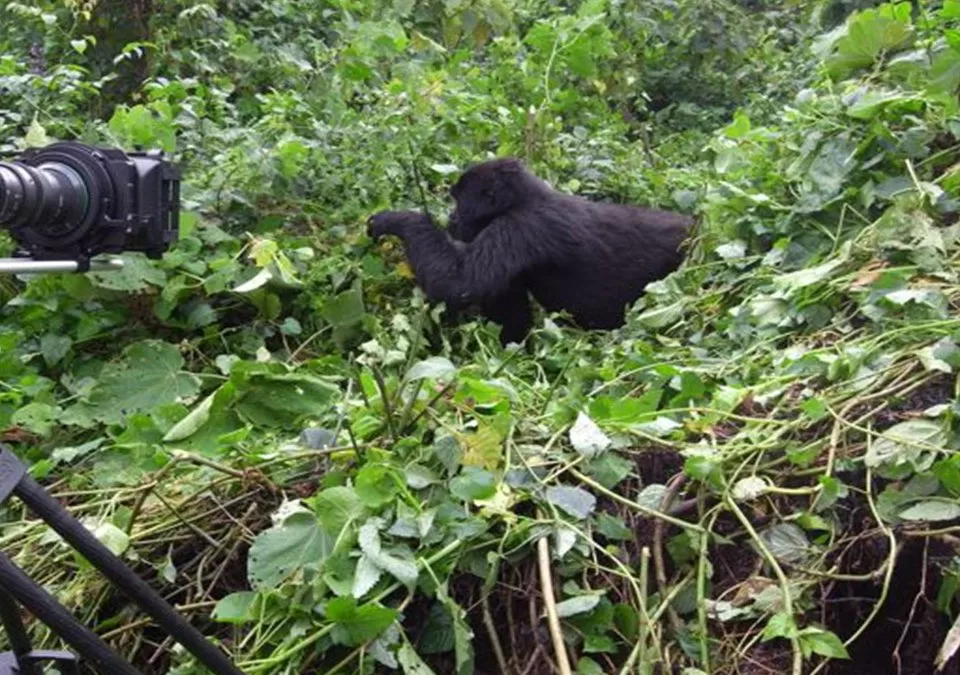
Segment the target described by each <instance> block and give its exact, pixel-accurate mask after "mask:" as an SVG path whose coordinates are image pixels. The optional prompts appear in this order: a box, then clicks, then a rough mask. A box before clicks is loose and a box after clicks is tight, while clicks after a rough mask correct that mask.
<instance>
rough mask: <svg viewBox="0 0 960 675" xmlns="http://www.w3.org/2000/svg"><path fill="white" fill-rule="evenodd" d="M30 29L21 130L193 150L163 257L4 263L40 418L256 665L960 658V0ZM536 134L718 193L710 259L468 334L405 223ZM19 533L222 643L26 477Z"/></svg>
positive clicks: (130, 634) (8, 355)
mask: <svg viewBox="0 0 960 675" xmlns="http://www.w3.org/2000/svg"><path fill="white" fill-rule="evenodd" d="M0 45H2V47H3V49H2V50H0V93H2V99H0V130H2V133H0V144H2V149H4V150H7V151H18V150H21V149H23V148H24V147H25V146H28V145H44V144H46V143H47V142H49V141H51V140H53V139H65V138H76V139H81V140H85V141H87V142H92V143H98V144H115V145H120V146H123V147H125V148H133V147H137V146H139V147H151V148H162V149H164V150H167V151H169V152H171V153H172V154H173V156H174V157H175V158H176V160H177V161H178V162H179V163H180V165H181V167H182V170H183V173H184V176H185V186H184V191H183V198H184V213H183V214H182V219H181V227H182V232H181V235H182V236H181V241H180V242H179V244H178V245H177V247H176V248H175V250H173V251H172V252H171V253H170V254H169V255H167V256H166V257H165V258H164V259H163V260H162V261H158V262H151V261H147V260H146V259H144V258H141V257H138V256H135V255H131V256H128V258H127V266H126V268H125V270H124V271H123V272H120V273H109V274H108V273H104V274H91V275H86V276H46V277H41V278H34V279H30V280H26V279H19V278H14V277H6V278H0V303H2V305H0V307H2V309H0V440H2V441H3V442H5V443H7V444H9V445H11V447H13V448H14V449H15V450H16V451H17V452H18V453H19V454H20V456H21V457H23V458H24V459H25V460H26V461H27V462H28V463H29V465H30V468H31V472H32V474H33V475H34V476H35V477H37V478H38V479H41V480H42V482H43V483H44V484H45V485H46V486H47V487H48V488H49V489H50V490H51V491H53V492H54V493H55V494H56V495H57V496H58V497H59V498H60V499H61V500H62V502H63V503H64V504H67V505H68V506H69V507H70V509H71V510H72V511H73V513H75V514H76V515H78V516H79V517H81V518H82V519H83V520H84V522H85V523H86V524H87V525H88V526H89V527H90V528H91V529H93V530H94V531H95V532H96V533H97V535H98V536H99V537H100V538H101V540H102V541H104V542H105V543H106V544H107V545H108V546H109V547H110V548H111V549H112V550H114V551H116V552H117V553H119V554H121V555H122V556H123V557H124V558H125V559H126V560H127V561H128V562H129V563H130V564H132V565H135V566H136V568H137V570H138V571H139V572H141V573H142V574H143V575H144V577H145V578H147V579H149V580H151V583H153V584H154V585H155V586H156V587H157V588H160V589H162V590H163V592H164V594H165V595H166V596H167V597H168V598H169V599H170V600H171V601H172V602H174V603H176V604H177V606H178V607H179V608H180V609H181V611H182V612H183V613H184V614H185V615H187V616H189V617H190V618H191V620H192V621H193V622H194V623H195V624H196V625H197V626H199V627H201V628H202V629H203V630H204V632H205V633H206V634H208V635H210V636H212V637H214V638H215V639H216V640H217V641H218V642H219V643H220V644H221V645H222V646H223V647H224V648H225V649H226V650H227V651H229V653H230V654H231V655H232V657H233V658H234V659H235V661H236V662H237V664H238V665H239V666H240V667H241V668H242V669H243V670H244V671H245V672H248V673H251V674H267V673H269V674H280V673H328V674H333V673H373V672H378V673H380V672H383V673H386V672H403V673H406V675H422V674H425V673H431V672H433V673H438V674H441V675H443V674H447V673H456V674H457V675H470V674H471V673H477V674H493V673H517V674H520V673H525V674H534V673H553V672H561V673H563V672H570V671H571V670H572V671H573V672H577V673H581V674H583V675H593V674H596V673H624V674H626V673H683V674H684V675H696V674H699V673H714V674H717V675H720V674H727V673H729V674H732V673H749V674H758V673H774V672H776V673H794V674H797V675H799V674H800V673H811V674H812V673H831V674H834V675H836V674H853V673H867V672H877V673H888V672H889V673H896V672H900V673H923V674H929V673H932V672H935V669H936V667H937V665H938V664H944V663H945V664H946V665H945V666H944V669H943V672H947V673H957V672H960V665H958V664H957V659H952V660H951V657H952V656H953V655H954V653H955V652H956V650H957V648H958V646H960V637H958V635H956V634H954V633H951V632H950V628H951V626H952V624H953V622H954V619H955V618H956V617H957V609H958V607H960V603H958V593H960V557H958V539H957V535H958V532H960V455H957V453H956V450H957V448H958V443H960V435H958V432H960V424H958V419H957V418H958V414H960V406H958V402H957V393H958V392H957V372H958V369H960V315H958V312H957V310H958V303H960V277H958V273H960V225H958V222H957V213H958V209H960V192H958V188H960V155H958V149H960V107H958V99H957V93H958V89H960V0H943V1H935V2H918V3H910V2H895V3H887V4H880V3H876V2H869V1H862V0H861V1H855V0H831V1H823V0H821V1H818V2H806V3H794V2H788V1H787V0H782V1H779V2H778V1H774V0H766V1H765V0H753V1H747V0H739V1H736V0H649V1H648V2H642V3H639V2H638V3H631V2H618V1H614V0H610V1H605V0H587V1H585V2H566V3H558V2H548V1H546V0H475V1H473V2H464V1H461V0H446V1H445V2H433V1H428V2H410V1H409V0H395V1H393V2H386V3H378V2H365V1H362V0H330V1H326V2H321V1H315V0H265V1H259V0H220V1H219V2H183V1H176V0H152V1H151V0H36V1H34V2H22V3H21V2H11V3H5V4H4V7H3V8H2V9H0ZM493 154H495V155H507V154H511V155H516V156H519V157H521V158H523V159H524V160H525V161H526V162H527V163H528V164H529V165H530V166H531V167H532V168H533V169H534V170H535V171H536V172H537V173H538V174H540V175H541V176H543V177H544V178H546V179H548V180H550V181H551V182H552V183H553V184H554V185H555V186H557V187H558V188H559V189H562V190H565V191H570V192H577V193H579V194H582V195H584V196H589V197H593V198H596V199H608V200H614V201H623V202H632V203H641V204H650V205H655V206H661V207H665V208H672V209H678V210H682V211H686V212H689V213H695V214H697V216H698V219H699V231H698V237H697V240H696V243H695V245H694V246H693V247H692V250H691V251H690V255H689V259H688V261H687V262H686V264H685V265H684V266H683V268H682V269H681V270H680V271H678V272H677V273H675V274H673V275H671V276H670V277H669V278H667V279H666V280H664V281H663V282H659V283H657V284H655V285H653V286H652V287H650V288H649V291H648V293H647V295H646V296H645V297H644V298H642V299H641V300H640V301H639V302H638V303H637V305H636V307H634V308H633V310H632V311H631V313H630V318H629V322H628V324H627V325H626V326H625V327H623V328H622V329H620V330H618V331H615V332H610V333H588V332H584V331H578V330H576V329H574V328H570V327H565V326H564V327H560V324H559V323H557V322H555V321H553V320H552V318H551V317H546V316H541V317H540V319H539V321H538V330H537V332H536V334H535V335H533V336H532V337H531V339H530V341H529V344H528V345H527V346H525V347H524V348H521V349H509V350H503V349H501V348H500V346H499V343H498V340H497V335H496V331H495V329H494V328H493V327H492V326H491V325H489V324H486V323H484V322H482V321H476V320H470V321H465V322H461V323H459V324H457V325H454V324H451V323H449V322H445V321H444V317H443V314H442V312H441V311H440V309H439V308H434V307H431V306H429V305H426V304H425V303H424V302H423V300H422V296H421V295H419V294H418V293H417V292H415V291H414V285H413V283H412V281H411V279H410V275H409V271H408V269H407V268H406V267H405V265H404V264H403V257H402V253H401V252H400V251H399V250H398V249H397V248H396V246H395V245H394V246H393V247H391V245H390V244H382V245H378V246H373V245H371V242H370V241H369V239H368V238H367V236H366V234H365V221H366V218H367V216H368V215H369V214H371V213H373V212H374V211H376V210H379V209H382V208H420V207H421V206H422V205H423V204H426V205H427V206H428V207H429V209H430V210H431V211H432V212H433V213H435V214H441V213H444V212H445V211H446V210H447V209H448V208H449V199H448V197H447V190H448V188H449V185H450V182H451V180H452V179H453V178H454V177H455V176H456V174H457V173H458V172H459V171H460V170H462V169H463V168H464V167H465V166H467V165H468V164H469V163H471V162H475V161H478V160H482V159H484V158H486V157H488V156H491V155H493ZM0 248H3V250H2V251H0V253H3V254H6V253H9V252H10V245H9V243H7V242H4V243H2V244H0ZM0 547H2V550H4V551H6V552H8V553H9V554H11V555H14V556H15V560H16V562H17V563H18V564H19V565H21V566H22V567H23V568H24V569H26V570H27V571H28V572H30V574H32V575H33V576H34V578H36V579H37V580H39V581H41V582H42V583H43V584H44V585H45V586H46V587H47V588H48V589H49V590H51V592H53V593H55V594H56V595H57V597H58V598H59V599H61V601H63V602H64V603H66V604H67V605H68V606H69V607H70V608H71V609H72V610H73V611H74V612H75V613H76V614H77V616H79V617H82V619H83V620H84V621H85V622H86V623H87V625H89V626H91V627H93V628H94V629H95V630H96V631H97V632H98V633H99V634H101V635H103V636H105V637H106V639H107V640H108V641H109V643H110V644H111V645H112V646H113V647H114V648H115V649H116V650H118V651H119V652H120V653H122V654H123V655H124V656H125V657H127V658H129V659H131V660H132V661H133V662H134V663H136V664H137V665H138V667H140V668H141V669H143V671H144V672H156V673H161V672H164V673H165V672H169V673H176V674H177V675H187V674H188V673H199V672H202V670H201V669H200V668H199V667H198V666H197V665H195V664H194V663H193V662H192V661H191V660H190V658H189V657H188V656H186V655H185V654H183V653H182V652H181V651H179V650H177V649H174V648H172V647H171V643H169V642H168V641H166V636H165V634H163V633H162V632H161V631H158V630H156V628H155V627H153V626H152V625H151V623H150V621H149V620H147V619H144V618H143V616H142V615H139V614H138V613H136V612H134V611H133V610H131V609H130V608H129V607H128V606H127V605H126V604H125V603H124V602H123V600H122V598H121V597H120V596H119V595H118V593H117V592H116V591H114V590H113V589H112V588H111V587H110V586H109V585H108V584H107V583H106V582H105V581H104V580H103V578H102V577H101V576H100V575H99V574H98V573H97V572H96V571H95V570H93V569H92V568H91V567H90V566H89V564H88V563H86V562H85V561H83V560H82V559H80V558H79V556H78V555H77V554H76V553H74V552H73V551H72V550H70V549H69V548H67V547H66V546H65V545H63V543H62V542H60V541H59V540H58V539H57V538H56V537H55V536H53V535H52V534H51V532H50V531H49V529H48V528H46V527H45V526H44V525H43V524H42V523H40V522H39V521H36V520H34V519H33V518H32V517H30V516H28V515H27V514H26V513H25V512H24V511H23V510H21V509H20V507H19V506H18V505H17V504H16V502H12V503H11V504H10V505H9V506H8V507H6V508H5V511H4V516H3V528H2V531H0ZM550 582H552V583H550ZM548 613H556V614H557V615H558V617H559V631H560V632H561V633H562V638H563V641H564V643H565V650H564V653H565V654H566V656H564V655H563V654H558V651H557V650H556V649H555V647H554V641H553V640H552V639H551V623H550V622H549V621H548V620H547V618H546V616H547V614H548ZM32 630H33V632H34V635H35V636H36V637H37V639H38V640H40V641H45V644H46V645H47V646H53V645H57V646H59V644H60V643H59V642H58V641H57V640H56V638H55V637H54V636H52V635H50V634H49V632H48V631H47V630H46V629H45V628H44V627H43V626H41V625H32ZM556 632H557V631H556V629H555V627H554V629H553V633H554V634H556ZM565 663H569V666H566V665H565ZM567 668H569V670H567Z"/></svg>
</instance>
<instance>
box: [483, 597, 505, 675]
mask: <svg viewBox="0 0 960 675" xmlns="http://www.w3.org/2000/svg"><path fill="white" fill-rule="evenodd" d="M480 607H481V608H482V610H483V625H484V627H486V629H487V637H489V638H490V644H491V645H492V646H493V655H494V657H495V658H496V659H497V667H498V668H499V669H500V672H501V673H506V672H508V668H507V657H506V656H505V655H504V653H503V645H501V644H500V638H499V637H498V636H497V627H496V625H495V624H494V623H493V615H492V614H491V613H490V594H489V593H484V594H483V597H482V598H480Z"/></svg>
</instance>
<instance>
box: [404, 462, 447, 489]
mask: <svg viewBox="0 0 960 675" xmlns="http://www.w3.org/2000/svg"><path fill="white" fill-rule="evenodd" d="M403 473H404V476H405V477H406V479H407V485H409V486H410V487H412V488H413V489H414V490H423V489H424V488H427V487H430V486H431V485H435V484H437V483H439V482H440V477H439V476H438V475H437V474H436V473H435V472H434V471H433V469H430V468H429V467H426V466H423V465H422V464H411V465H410V466H408V467H406V468H405V469H404V470H403Z"/></svg>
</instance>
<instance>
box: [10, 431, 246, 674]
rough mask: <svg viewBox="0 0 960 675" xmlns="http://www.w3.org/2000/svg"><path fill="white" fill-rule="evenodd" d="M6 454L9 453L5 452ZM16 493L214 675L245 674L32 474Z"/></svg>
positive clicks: (21, 480) (21, 483)
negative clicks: (72, 514)
mask: <svg viewBox="0 0 960 675" xmlns="http://www.w3.org/2000/svg"><path fill="white" fill-rule="evenodd" d="M3 450H4V448H3V446H2V445H0V454H5V453H2V451H3ZM5 452H10V450H9V449H5ZM13 493H14V494H15V495H17V497H19V498H20V499H21V501H23V503H24V504H26V505H27V508H29V509H30V510H31V511H33V512H34V513H36V514H37V515H38V516H40V518H42V519H43V520H44V521H46V523H47V524H48V525H49V526H50V527H52V528H53V529H54V530H56V532H57V533H58V534H59V535H60V536H61V537H63V538H64V539H65V540H66V541H67V543H68V544H70V545H71V546H73V547H74V548H75V549H77V550H78V551H79V552H80V553H82V554H83V556H84V557H85V558H86V559H87V560H89V561H90V563H91V564H92V565H93V566H94V567H96V568H97V569H98V570H100V572H101V573H102V574H103V575H104V576H105V577H107V579H109V580H110V581H111V582H113V583H114V584H115V585H116V586H117V587H118V588H120V590H122V591H123V592H124V593H126V594H127V595H128V596H129V597H130V598H132V599H133V600H134V602H136V603H137V604H138V605H139V606H140V607H142V608H143V610H144V611H145V612H146V613H147V614H149V615H150V616H151V617H153V618H154V619H155V620H156V622H157V623H158V624H160V626H162V627H163V628H164V630H166V631H167V632H168V633H169V634H170V635H171V636H173V638H174V639H175V640H176V641H177V642H179V643H180V644H182V645H183V646H184V647H186V648H187V651H189V652H190V653H191V654H193V655H194V656H196V657H197V660H199V661H200V662H201V663H202V664H203V665H205V666H206V667H207V668H209V669H210V670H211V671H212V672H213V673H215V675H243V671H242V670H240V669H239V668H237V667H236V666H235V665H233V663H232V662H231V661H230V659H228V658H227V655H226V654H224V653H223V652H222V651H220V649H219V648H217V646H216V645H215V644H213V643H212V642H210V641H209V640H207V638H205V637H204V636H203V634H201V633H200V631H198V630H197V629H196V628H194V627H193V626H192V625H191V624H190V623H189V622H187V621H186V619H184V618H183V617H182V616H180V614H178V613H177V611H176V610H175V609H174V608H173V607H171V606H170V605H169V604H168V603H167V602H166V601H165V600H164V599H163V598H162V597H160V595H159V594H158V593H157V592H156V591H154V590H153V589H152V588H151V587H150V586H149V584H147V583H146V582H145V581H144V580H143V579H141V578H140V577H139V576H137V575H136V574H135V573H134V571H133V570H131V569H130V568H129V567H127V566H126V565H124V564H123V561H122V560H120V559H119V558H118V557H116V556H115V555H113V553H111V552H110V550H109V549H108V548H107V547H106V546H104V545H103V544H101V543H100V541H99V540H98V539H97V538H96V537H94V536H93V535H92V534H91V533H90V532H89V531H88V530H87V529H86V528H85V527H84V526H83V525H82V524H81V523H80V522H79V521H77V520H76V519H75V518H74V517H73V516H71V515H70V513H69V512H68V511H67V510H66V509H65V508H63V507H62V506H61V505H60V503H59V502H57V500H56V499H54V498H53V497H52V496H51V495H50V493H48V492H47V491H46V490H44V489H43V487H42V486H41V485H40V484H39V483H37V481H35V480H34V479H33V478H32V477H31V476H30V475H29V474H24V475H23V476H22V477H21V478H20V481H19V482H18V483H17V486H16V487H15V488H14V490H13ZM24 604H26V603H24Z"/></svg>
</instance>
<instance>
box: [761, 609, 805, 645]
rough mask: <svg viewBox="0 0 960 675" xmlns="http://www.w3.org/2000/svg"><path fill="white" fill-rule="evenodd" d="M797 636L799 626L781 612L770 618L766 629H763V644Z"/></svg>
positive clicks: (790, 617)
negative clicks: (776, 639) (775, 639)
mask: <svg viewBox="0 0 960 675" xmlns="http://www.w3.org/2000/svg"><path fill="white" fill-rule="evenodd" d="M796 634H797V624H796V622H794V620H793V617H792V616H790V615H789V614H784V613H783V612H779V613H777V614H774V615H773V616H772V617H770V620H769V621H768V622H767V625H766V627H765V628H764V629H763V638H762V642H766V641H767V640H772V639H774V638H786V639H790V638H792V637H793V636H795V635H796Z"/></svg>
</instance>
